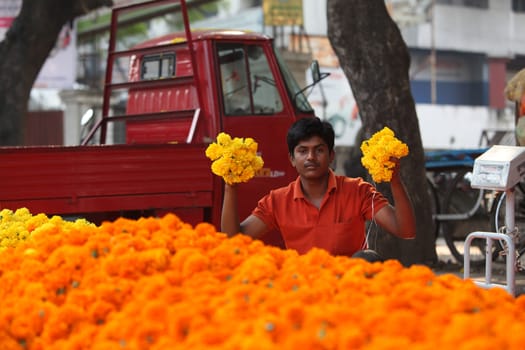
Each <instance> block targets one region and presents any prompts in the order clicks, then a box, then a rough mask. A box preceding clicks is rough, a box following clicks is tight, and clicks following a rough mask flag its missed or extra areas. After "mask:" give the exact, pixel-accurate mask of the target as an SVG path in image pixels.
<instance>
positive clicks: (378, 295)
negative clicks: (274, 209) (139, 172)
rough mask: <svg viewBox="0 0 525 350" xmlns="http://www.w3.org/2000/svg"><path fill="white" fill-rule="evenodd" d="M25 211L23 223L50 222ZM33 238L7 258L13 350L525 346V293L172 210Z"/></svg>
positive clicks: (6, 335)
mask: <svg viewBox="0 0 525 350" xmlns="http://www.w3.org/2000/svg"><path fill="white" fill-rule="evenodd" d="M12 214H14V213H6V216H5V218H8V217H9V216H12ZM19 214H20V216H19V217H18V218H21V217H22V215H23V217H24V218H25V220H18V224H20V225H21V226H20V227H26V228H27V227H28V226H27V225H28V223H30V222H32V223H33V224H31V225H34V223H35V222H37V221H39V220H40V219H34V218H33V217H31V216H30V214H29V213H28V212H25V211H21V212H20V213H19ZM0 220H1V219H0ZM9 220H11V219H9ZM15 221H16V220H15ZM18 224H17V225H18ZM39 225H40V226H39ZM31 232H32V233H35V232H37V233H38V234H36V235H33V234H31V235H30V237H28V238H27V239H25V240H23V241H19V243H18V244H17V245H16V246H14V247H10V248H6V249H4V250H3V251H1V252H0V285H1V286H2V288H0V300H2V307H1V308H0V344H1V345H2V349H4V348H5V349H20V350H22V349H25V350H41V349H66V348H67V349H81V348H85V347H86V346H88V347H89V348H93V349H120V348H126V349H128V348H129V349H151V350H154V349H168V348H169V349H208V348H214V349H219V348H220V349H254V348H257V349H303V348H304V349H334V350H338V349H376V348H377V349H400V348H403V349H405V348H407V349H435V348H442V349H455V348H460V349H467V348H468V349H474V348H476V349H477V348H489V347H490V348H495V349H522V348H523V344H524V342H525V334H524V332H522V329H523V328H524V327H525V319H524V317H523V311H524V309H525V296H520V297H518V298H514V297H513V296H511V295H510V294H509V293H507V292H506V291H505V290H503V289H500V288H493V289H483V288H480V287H478V286H476V284H474V283H473V281H471V280H463V279H461V278H459V277H457V276H455V275H452V274H444V275H440V276H436V275H435V274H434V273H433V272H432V270H431V269H429V268H428V267H426V266H422V265H414V266H411V267H408V268H407V267H404V266H403V265H401V263H400V262H398V261H397V260H388V261H386V262H384V263H374V264H370V263H368V262H366V261H364V260H362V259H351V258H348V257H344V256H337V257H335V256H332V255H330V254H329V253H328V252H326V251H324V250H321V249H312V250H311V251H310V252H308V253H306V254H303V255H299V254H298V253H297V252H296V251H292V250H281V249H278V248H276V247H270V246H266V245H264V244H263V243H262V242H261V241H258V240H254V239H252V238H250V237H248V236H245V235H236V236H234V237H231V238H228V237H227V236H226V235H224V234H222V233H219V232H217V231H216V230H215V228H214V227H213V226H212V225H210V224H208V223H200V224H198V225H197V226H195V227H192V226H191V225H189V224H186V223H183V222H182V221H181V220H180V219H179V218H177V217H176V216H175V215H173V214H168V215H166V216H164V217H162V218H143V219H138V220H129V219H118V220H116V221H114V222H105V223H104V224H102V225H100V226H98V227H93V226H92V225H85V224H84V223H81V222H77V223H69V222H65V221H63V220H61V219H60V218H54V219H51V220H47V219H46V220H42V221H41V222H40V224H36V226H34V227H33V228H32V229H31ZM95 251H96V252H97V253H96V254H94V253H93V252H95Z"/></svg>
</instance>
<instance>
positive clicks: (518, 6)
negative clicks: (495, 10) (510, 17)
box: [512, 0, 525, 12]
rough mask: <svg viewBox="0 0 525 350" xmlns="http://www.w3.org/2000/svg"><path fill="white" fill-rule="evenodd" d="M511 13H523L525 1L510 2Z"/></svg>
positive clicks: (513, 0)
mask: <svg viewBox="0 0 525 350" xmlns="http://www.w3.org/2000/svg"><path fill="white" fill-rule="evenodd" d="M512 11H514V12H525V0H512Z"/></svg>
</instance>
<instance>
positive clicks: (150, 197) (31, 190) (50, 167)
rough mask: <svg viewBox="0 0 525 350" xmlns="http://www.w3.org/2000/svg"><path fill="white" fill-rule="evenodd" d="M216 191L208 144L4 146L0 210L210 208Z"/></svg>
mask: <svg viewBox="0 0 525 350" xmlns="http://www.w3.org/2000/svg"><path fill="white" fill-rule="evenodd" d="M212 191H213V174H212V173H211V170H210V162H209V159H207V158H206V156H205V145H201V146H195V145H169V144H164V145H135V146H129V145H118V146H76V147H27V148H22V147H17V148H0V208H10V209H17V208H18V207H22V206H24V207H28V208H29V209H30V210H36V211H38V212H53V213H57V212H61V213H77V212H85V211H99V212H105V211H115V210H129V209H145V208H157V207H159V208H166V207H170V208H173V207H177V206H190V207H192V206H195V207H210V206H212Z"/></svg>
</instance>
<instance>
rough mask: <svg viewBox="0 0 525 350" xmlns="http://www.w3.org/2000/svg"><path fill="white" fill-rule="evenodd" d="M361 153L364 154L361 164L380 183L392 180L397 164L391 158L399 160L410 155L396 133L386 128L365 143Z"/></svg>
mask: <svg viewBox="0 0 525 350" xmlns="http://www.w3.org/2000/svg"><path fill="white" fill-rule="evenodd" d="M361 151H362V152H363V157H362V158H361V163H362V164H363V166H364V167H365V168H366V169H367V170H368V172H369V173H370V175H371V176H372V179H373V180H374V181H375V182H377V183H379V182H388V181H390V180H391V179H392V172H393V169H394V167H395V163H394V162H392V161H391V158H392V157H393V158H398V159H399V158H402V157H404V156H406V155H408V146H407V145H406V144H405V143H403V142H401V141H400V140H399V139H397V138H396V137H395V135H394V132H393V131H392V130H391V129H390V128H388V127H386V126H385V127H384V128H383V129H382V130H380V131H378V132H376V133H375V134H374V135H372V137H371V138H370V139H368V140H365V141H363V143H362V144H361Z"/></svg>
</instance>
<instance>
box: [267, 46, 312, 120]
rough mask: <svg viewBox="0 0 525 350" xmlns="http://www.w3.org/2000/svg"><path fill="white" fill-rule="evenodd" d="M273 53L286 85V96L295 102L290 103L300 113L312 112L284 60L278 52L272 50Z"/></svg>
mask: <svg viewBox="0 0 525 350" xmlns="http://www.w3.org/2000/svg"><path fill="white" fill-rule="evenodd" d="M274 51H275V56H276V57H277V63H278V64H279V69H280V70H281V73H282V75H283V77H284V81H285V83H286V89H287V90H288V94H289V95H290V98H292V99H295V101H292V103H293V104H294V105H295V107H296V108H297V109H298V110H299V111H301V112H305V113H311V112H313V108H312V106H311V105H310V103H309V102H308V99H307V98H306V96H305V95H304V93H302V92H300V91H301V88H300V87H299V84H297V81H296V80H295V78H294V76H293V75H292V72H290V70H289V69H288V66H287V65H286V63H285V61H284V59H283V58H282V57H281V54H280V53H279V50H277V49H275V48H274Z"/></svg>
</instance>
